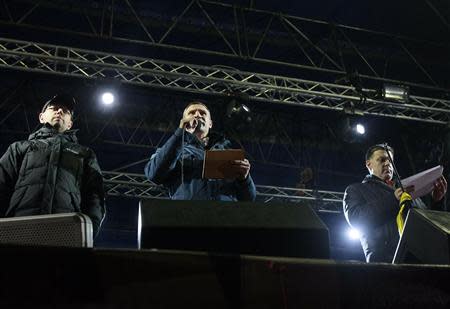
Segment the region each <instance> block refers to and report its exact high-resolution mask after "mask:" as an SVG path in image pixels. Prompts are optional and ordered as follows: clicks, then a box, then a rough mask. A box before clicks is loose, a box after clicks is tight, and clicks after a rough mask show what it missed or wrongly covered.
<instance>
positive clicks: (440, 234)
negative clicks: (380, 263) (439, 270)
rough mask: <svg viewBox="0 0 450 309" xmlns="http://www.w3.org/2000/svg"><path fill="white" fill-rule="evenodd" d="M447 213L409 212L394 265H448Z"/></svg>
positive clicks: (449, 220)
mask: <svg viewBox="0 0 450 309" xmlns="http://www.w3.org/2000/svg"><path fill="white" fill-rule="evenodd" d="M449 235H450V213H448V212H442V211H433V210H423V209H411V210H410V211H409V214H408V217H407V218H406V223H405V229H404V231H403V235H402V237H401V238H400V241H399V243H398V246H397V250H396V252H395V256H394V260H393V263H394V264H399V263H411V264H450V256H449V253H450V251H449V239H450V238H449Z"/></svg>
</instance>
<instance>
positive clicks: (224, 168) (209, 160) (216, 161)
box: [203, 149, 245, 179]
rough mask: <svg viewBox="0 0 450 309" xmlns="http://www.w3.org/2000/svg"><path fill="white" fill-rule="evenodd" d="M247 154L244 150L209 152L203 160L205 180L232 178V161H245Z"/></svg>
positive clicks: (206, 152)
mask: <svg viewBox="0 0 450 309" xmlns="http://www.w3.org/2000/svg"><path fill="white" fill-rule="evenodd" d="M244 158H245V154H244V150H242V149H226V150H207V151H205V159H204V160H203V178H207V179H225V178H232V177H233V176H234V175H230V174H229V172H230V165H231V163H230V161H233V160H244Z"/></svg>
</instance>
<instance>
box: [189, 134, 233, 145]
mask: <svg viewBox="0 0 450 309" xmlns="http://www.w3.org/2000/svg"><path fill="white" fill-rule="evenodd" d="M186 136H188V138H189V139H188V140H186V142H187V143H190V144H195V145H196V146H197V147H201V148H204V149H210V148H212V147H213V146H215V145H218V144H220V145H223V146H225V147H227V146H229V144H230V141H228V140H227V139H226V138H225V136H224V135H222V134H219V133H217V132H210V134H208V144H207V145H206V146H205V144H204V143H203V142H202V141H201V140H199V139H198V137H197V136H195V135H194V134H191V133H189V134H187V135H186Z"/></svg>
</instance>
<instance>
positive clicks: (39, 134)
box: [28, 123, 78, 143]
mask: <svg viewBox="0 0 450 309" xmlns="http://www.w3.org/2000/svg"><path fill="white" fill-rule="evenodd" d="M77 131H78V130H67V131H65V132H63V133H59V132H58V131H57V130H56V129H55V128H54V127H52V126H51V125H50V124H48V123H45V124H44V125H43V126H42V127H41V128H40V129H38V130H37V131H35V132H33V133H31V134H30V136H29V137H28V140H34V139H43V138H49V137H53V136H57V135H60V136H62V137H63V138H64V139H66V140H68V141H70V142H73V143H77V142H78V140H77V137H76V133H77Z"/></svg>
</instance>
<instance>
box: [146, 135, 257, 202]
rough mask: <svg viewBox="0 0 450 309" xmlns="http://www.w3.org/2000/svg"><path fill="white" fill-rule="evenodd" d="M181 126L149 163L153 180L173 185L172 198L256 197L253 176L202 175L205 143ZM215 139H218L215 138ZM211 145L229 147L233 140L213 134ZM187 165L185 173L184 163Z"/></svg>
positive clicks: (220, 147) (149, 172) (233, 198)
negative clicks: (210, 176) (225, 177)
mask: <svg viewBox="0 0 450 309" xmlns="http://www.w3.org/2000/svg"><path fill="white" fill-rule="evenodd" d="M183 132H185V131H184V130H182V129H177V130H176V131H175V133H174V134H173V135H172V136H171V137H170V138H169V139H168V140H167V142H166V143H165V144H164V146H162V147H161V148H158V149H157V150H156V152H155V153H154V154H153V155H152V157H151V158H150V161H149V162H148V163H147V165H146V166H145V175H146V176H147V177H148V179H150V180H151V181H154V182H155V183H158V184H162V185H164V186H165V187H167V188H168V189H169V194H170V198H171V199H176V200H220V201H253V200H254V199H255V197H256V189H255V185H254V183H253V180H252V178H251V176H250V175H249V176H248V177H247V178H246V179H245V180H243V181H240V180H227V179H202V168H203V157H204V153H205V147H204V146H203V144H202V143H201V141H200V140H199V139H198V138H197V137H196V136H195V135H193V134H191V133H188V132H185V133H184V147H183V146H182V139H183ZM214 140H215V141H214ZM210 145H211V147H209V149H227V148H229V147H230V142H229V141H228V140H226V139H224V138H223V137H220V138H218V137H216V138H214V136H212V137H211V138H210ZM182 165H183V166H184V168H183V173H182V171H181V166H182Z"/></svg>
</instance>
